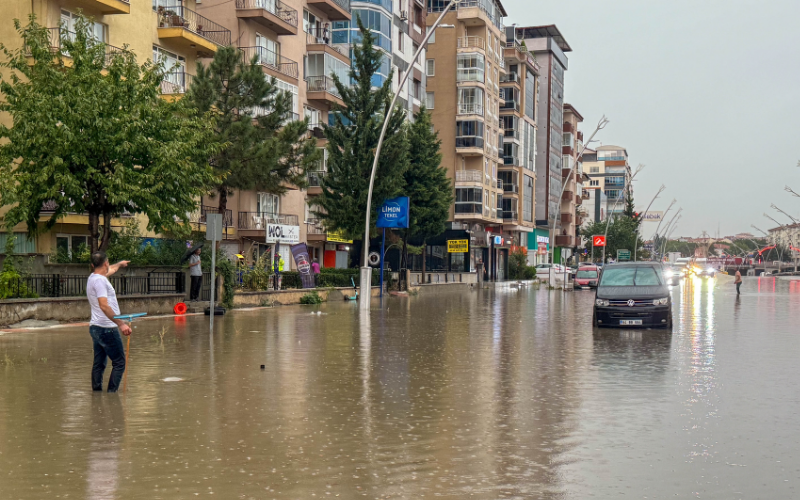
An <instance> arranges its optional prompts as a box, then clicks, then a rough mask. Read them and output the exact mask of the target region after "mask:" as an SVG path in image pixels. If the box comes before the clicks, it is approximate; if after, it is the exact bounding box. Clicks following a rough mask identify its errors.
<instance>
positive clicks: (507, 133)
mask: <svg viewBox="0 0 800 500" xmlns="http://www.w3.org/2000/svg"><path fill="white" fill-rule="evenodd" d="M519 136H520V132H519V129H518V128H505V129H503V137H510V138H512V139H519V138H520V137H519Z"/></svg>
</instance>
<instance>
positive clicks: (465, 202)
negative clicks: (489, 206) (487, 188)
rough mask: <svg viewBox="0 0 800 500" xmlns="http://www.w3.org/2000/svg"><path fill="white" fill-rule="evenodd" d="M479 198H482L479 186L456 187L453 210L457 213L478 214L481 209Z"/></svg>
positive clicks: (481, 190)
mask: <svg viewBox="0 0 800 500" xmlns="http://www.w3.org/2000/svg"><path fill="white" fill-rule="evenodd" d="M481 200H483V189H481V188H456V201H455V212H456V213H457V214H480V213H482V211H483V210H482V208H481Z"/></svg>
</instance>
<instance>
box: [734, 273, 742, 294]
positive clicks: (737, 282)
mask: <svg viewBox="0 0 800 500" xmlns="http://www.w3.org/2000/svg"><path fill="white" fill-rule="evenodd" d="M733 284H734V285H736V295H740V293H739V288H740V287H741V286H742V273H740V272H739V270H738V269H737V270H736V277H735V278H734V279H733Z"/></svg>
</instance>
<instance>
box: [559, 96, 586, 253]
mask: <svg viewBox="0 0 800 500" xmlns="http://www.w3.org/2000/svg"><path fill="white" fill-rule="evenodd" d="M581 122H583V116H581V114H580V113H578V111H577V110H576V109H575V108H574V107H573V106H572V105H571V104H564V126H563V128H562V132H563V133H562V141H563V145H562V147H561V155H562V156H561V172H562V174H561V182H562V189H563V193H562V195H561V213H560V215H559V220H558V221H557V225H556V249H555V252H556V255H555V261H556V262H558V261H560V260H561V258H564V259H566V258H568V257H570V256H571V255H572V254H573V252H574V250H575V249H576V247H577V246H578V245H579V243H580V242H579V239H578V234H577V231H578V228H579V227H580V225H581V223H582V222H583V221H582V214H583V213H584V211H583V208H582V205H583V182H584V174H583V164H582V161H581V158H578V153H579V152H580V150H581V149H582V148H583V132H581V131H580V130H578V127H579V125H580V123H581Z"/></svg>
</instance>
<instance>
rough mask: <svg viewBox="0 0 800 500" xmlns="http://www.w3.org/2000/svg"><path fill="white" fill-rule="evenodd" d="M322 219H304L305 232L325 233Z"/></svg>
mask: <svg viewBox="0 0 800 500" xmlns="http://www.w3.org/2000/svg"><path fill="white" fill-rule="evenodd" d="M326 233H327V231H326V230H325V226H323V225H322V219H308V220H307V221H306V234H326Z"/></svg>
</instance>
